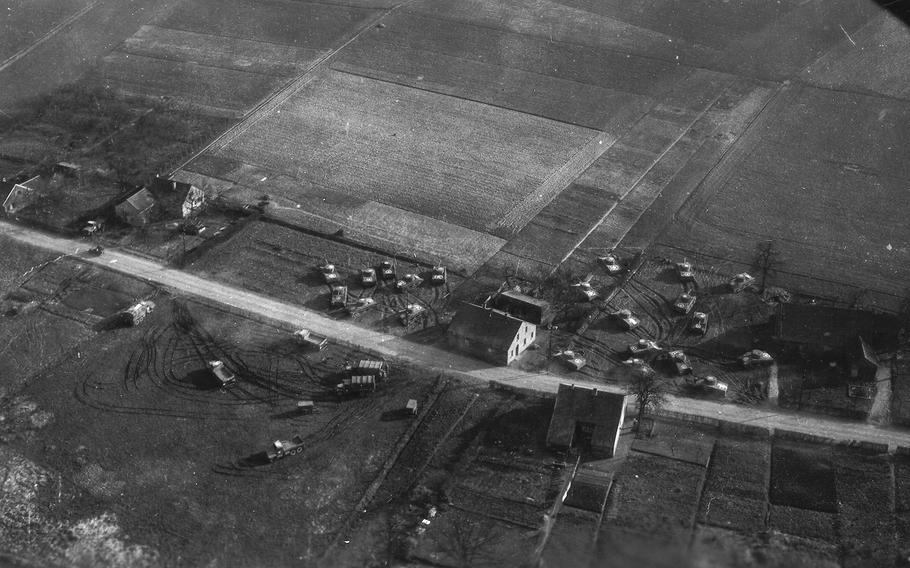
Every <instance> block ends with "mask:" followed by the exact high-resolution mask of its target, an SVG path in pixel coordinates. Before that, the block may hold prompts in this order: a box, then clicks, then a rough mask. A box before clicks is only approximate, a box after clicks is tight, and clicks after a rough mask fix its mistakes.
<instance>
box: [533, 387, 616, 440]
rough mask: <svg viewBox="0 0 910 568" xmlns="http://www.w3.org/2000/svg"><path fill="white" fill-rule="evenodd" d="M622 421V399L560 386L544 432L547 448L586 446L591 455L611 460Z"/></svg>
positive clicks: (589, 389) (580, 388) (592, 391)
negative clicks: (603, 456)
mask: <svg viewBox="0 0 910 568" xmlns="http://www.w3.org/2000/svg"><path fill="white" fill-rule="evenodd" d="M625 417H626V395H624V394H619V393H611V392H606V391H601V390H598V389H595V388H587V387H579V386H575V385H569V384H565V383H562V384H560V385H559V390H558V391H557V393H556V406H555V407H554V408H553V417H552V418H551V419H550V428H549V430H547V445H549V446H553V447H557V448H571V447H575V446H584V445H590V447H591V450H592V451H594V452H595V453H599V454H605V455H607V456H608V457H612V456H613V454H614V453H615V452H616V446H617V444H618V443H619V430H620V428H621V427H622V423H623V421H624V420H625Z"/></svg>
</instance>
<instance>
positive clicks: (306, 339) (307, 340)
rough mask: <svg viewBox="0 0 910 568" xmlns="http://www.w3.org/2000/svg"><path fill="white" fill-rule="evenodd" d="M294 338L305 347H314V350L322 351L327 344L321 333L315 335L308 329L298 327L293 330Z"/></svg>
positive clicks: (327, 341)
mask: <svg viewBox="0 0 910 568" xmlns="http://www.w3.org/2000/svg"><path fill="white" fill-rule="evenodd" d="M294 339H296V340H297V341H298V342H300V343H302V344H303V345H305V346H306V347H309V348H311V349H315V350H316V351H322V350H323V349H325V348H326V346H328V344H329V340H328V338H326V337H325V336H322V335H317V334H315V333H313V332H312V331H310V330H308V329H298V330H297V331H295V332H294Z"/></svg>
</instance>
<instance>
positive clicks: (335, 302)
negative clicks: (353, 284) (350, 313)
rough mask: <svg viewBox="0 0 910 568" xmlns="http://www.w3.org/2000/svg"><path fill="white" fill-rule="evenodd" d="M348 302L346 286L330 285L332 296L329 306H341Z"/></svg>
mask: <svg viewBox="0 0 910 568" xmlns="http://www.w3.org/2000/svg"><path fill="white" fill-rule="evenodd" d="M347 303H348V287H347V286H340V285H338V284H335V285H333V286H332V298H331V300H330V301H329V306H330V307H332V308H343V307H345V305H347Z"/></svg>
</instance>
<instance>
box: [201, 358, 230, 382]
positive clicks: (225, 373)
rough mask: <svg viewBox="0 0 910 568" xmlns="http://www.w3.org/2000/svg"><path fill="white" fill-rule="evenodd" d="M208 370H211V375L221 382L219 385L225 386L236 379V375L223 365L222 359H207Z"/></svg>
mask: <svg viewBox="0 0 910 568" xmlns="http://www.w3.org/2000/svg"><path fill="white" fill-rule="evenodd" d="M207 365H208V367H209V370H211V371H212V375H214V376H215V378H216V379H218V382H219V383H221V386H223V387H226V386H228V385H230V384H233V383H234V381H236V380H237V375H235V374H234V373H233V372H231V370H230V369H228V368H227V367H225V366H224V363H223V362H222V361H217V360H216V361H209V362H208V363H207Z"/></svg>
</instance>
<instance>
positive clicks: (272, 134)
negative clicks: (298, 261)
mask: <svg viewBox="0 0 910 568" xmlns="http://www.w3.org/2000/svg"><path fill="white" fill-rule="evenodd" d="M321 79H322V80H320V81H316V82H313V83H310V84H309V85H307V86H306V87H304V88H303V89H301V90H300V91H299V92H297V93H296V94H295V95H294V96H293V97H291V98H290V99H288V100H287V101H286V102H285V103H284V104H282V105H281V106H280V107H279V108H278V109H277V110H276V112H274V113H272V114H271V115H270V116H268V117H266V118H264V119H262V120H260V121H258V122H256V123H251V124H249V125H247V128H246V130H245V132H244V134H243V135H242V136H239V137H236V138H234V139H233V140H230V141H227V143H226V145H225V146H223V147H221V148H220V149H218V150H217V151H216V152H215V154H216V155H218V156H220V157H223V158H228V159H234V160H237V161H240V162H243V163H247V164H250V165H255V166H258V167H261V168H264V169H268V170H271V171H273V172H275V173H280V174H285V175H289V176H292V177H295V178H297V179H299V180H300V181H302V182H309V183H317V184H320V185H325V186H329V187H331V188H332V189H333V190H335V191H338V192H345V193H349V194H352V195H356V196H358V197H361V198H365V199H369V200H373V201H377V202H380V203H384V204H386V205H391V206H394V207H399V208H402V209H406V210H408V211H412V212H415V213H418V214H422V215H426V216H429V217H433V218H437V219H441V220H443V221H447V222H450V223H454V224H457V225H461V226H463V227H467V228H470V229H474V230H478V231H488V230H490V229H491V228H492V227H493V226H495V224H496V223H497V222H498V220H499V219H500V218H501V217H502V216H503V215H505V214H506V213H507V212H508V211H509V210H510V209H511V208H512V205H513V204H514V202H515V201H518V200H521V199H523V198H524V197H526V196H527V195H528V193H529V192H533V191H534V190H535V188H536V187H537V186H538V185H540V183H541V182H542V181H543V180H544V178H546V177H547V176H548V175H549V174H550V173H552V172H553V170H555V169H557V168H559V167H560V166H562V165H563V164H564V163H565V162H566V161H567V160H568V159H569V157H570V156H571V155H572V154H573V153H574V152H575V151H576V150H577V149H578V147H580V146H581V145H583V144H585V143H586V142H587V141H589V140H590V139H591V138H593V136H594V134H593V133H592V132H591V131H590V130H587V129H583V128H578V127H572V126H568V125H564V124H560V123H557V122H554V121H550V120H545V119H541V118H536V117H531V116H528V115H525V114H521V113H517V112H513V111H507V110H503V109H499V108H495V107H490V106H486V105H480V104H477V103H469V102H466V101H463V100H460V99H454V98H450V97H442V96H439V95H435V94H431V93H427V92H423V91H416V90H413V89H408V88H405V87H401V86H398V85H393V84H388V83H383V82H379V81H374V80H370V79H365V78H362V77H355V76H351V75H347V74H343V73H339V72H329V73H328V74H326V75H325V76H323V77H322V78H321ZM190 168H192V166H190ZM290 197H293V196H290Z"/></svg>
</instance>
